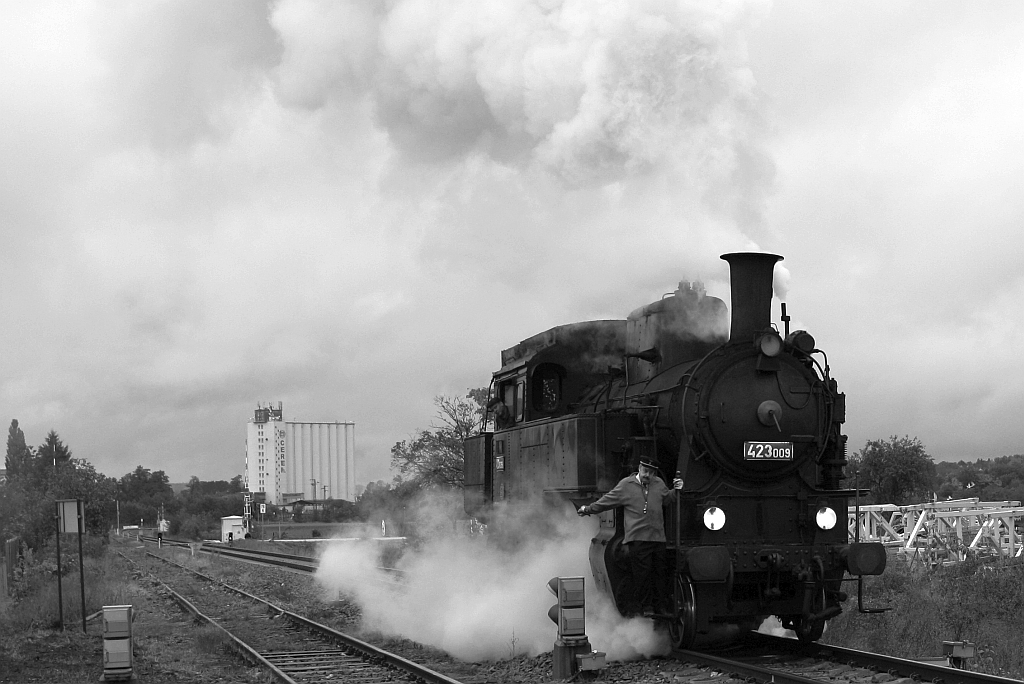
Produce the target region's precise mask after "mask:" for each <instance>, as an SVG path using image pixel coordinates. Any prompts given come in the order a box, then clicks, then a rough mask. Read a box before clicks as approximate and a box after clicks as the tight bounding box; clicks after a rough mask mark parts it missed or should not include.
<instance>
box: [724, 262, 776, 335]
mask: <svg viewBox="0 0 1024 684" xmlns="http://www.w3.org/2000/svg"><path fill="white" fill-rule="evenodd" d="M722 258H723V259H725V260H726V261H728V262H729V280H730V283H731V286H732V330H731V331H730V333H729V342H730V343H736V342H750V341H752V340H753V339H754V334H755V333H758V332H760V331H762V330H764V329H765V328H767V327H769V326H771V323H772V277H773V275H774V271H775V263H776V262H777V261H782V257H780V256H779V255H778V254H764V253H761V252H734V253H732V254H723V255H722Z"/></svg>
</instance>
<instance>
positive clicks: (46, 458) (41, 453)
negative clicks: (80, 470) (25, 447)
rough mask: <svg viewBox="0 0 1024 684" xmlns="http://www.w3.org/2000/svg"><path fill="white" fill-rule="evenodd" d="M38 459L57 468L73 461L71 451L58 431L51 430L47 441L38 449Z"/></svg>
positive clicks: (44, 464)
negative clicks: (61, 439)
mask: <svg viewBox="0 0 1024 684" xmlns="http://www.w3.org/2000/svg"><path fill="white" fill-rule="evenodd" d="M36 458H37V459H38V460H39V461H40V462H41V463H42V464H43V466H44V467H45V466H46V465H51V466H56V465H59V464H61V463H68V462H70V461H71V449H68V448H67V447H66V446H64V442H62V441H60V436H59V435H58V434H57V432H56V430H50V432H48V433H47V435H46V440H45V441H44V442H43V443H42V444H40V445H39V448H38V449H36Z"/></svg>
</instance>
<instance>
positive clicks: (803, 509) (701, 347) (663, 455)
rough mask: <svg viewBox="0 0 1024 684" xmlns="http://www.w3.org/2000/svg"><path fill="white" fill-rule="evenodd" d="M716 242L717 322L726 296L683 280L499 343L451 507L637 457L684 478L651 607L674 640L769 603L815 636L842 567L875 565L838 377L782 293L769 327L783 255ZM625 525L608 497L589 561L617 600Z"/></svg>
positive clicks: (488, 506) (729, 624)
mask: <svg viewBox="0 0 1024 684" xmlns="http://www.w3.org/2000/svg"><path fill="white" fill-rule="evenodd" d="M722 259H724V260H726V261H727V262H728V263H729V266H730V280H731V290H732V317H731V325H730V321H729V320H728V319H729V313H728V309H727V307H726V305H725V304H724V302H722V301H721V300H720V299H718V298H715V297H712V296H709V295H707V294H706V292H705V290H704V288H703V285H702V284H700V283H689V282H683V283H680V285H679V288H678V289H677V290H676V291H675V292H674V293H672V294H669V295H666V296H664V297H663V298H662V299H660V300H659V301H656V302H654V303H652V304H649V305H647V306H643V307H641V308H639V309H636V310H635V311H633V312H632V313H631V314H630V315H629V316H628V317H627V318H626V320H602V321H587V322H582V323H572V324H569V325H561V326H558V327H555V328H552V329H550V330H547V331H545V332H542V333H540V334H538V335H534V336H533V337H530V338H528V339H526V340H523V341H522V342H520V343H519V344H517V345H515V346H514V347H512V348H510V349H506V350H504V351H502V352H501V368H500V369H499V370H498V371H497V372H495V373H494V375H493V380H492V386H491V392H492V395H493V401H492V402H489V406H491V407H492V411H493V413H494V415H493V430H490V429H488V430H485V431H484V432H483V433H482V434H480V435H478V436H476V437H472V438H470V439H468V440H466V442H465V445H464V447H465V461H464V463H465V471H464V476H465V508H466V511H467V513H469V514H470V515H471V516H474V517H477V518H481V519H484V520H487V519H488V516H495V515H496V514H497V513H498V512H499V511H500V510H501V509H503V508H509V507H517V506H525V507H529V506H533V507H538V506H541V505H543V504H551V503H554V504H560V505H567V504H570V503H571V504H572V505H573V507H574V508H575V507H578V506H579V505H581V504H586V503H591V502H593V501H595V500H596V499H597V498H599V497H600V496H601V495H602V494H603V493H605V492H607V491H609V490H610V489H611V488H612V487H613V486H614V485H615V484H616V483H617V482H618V481H619V480H620V479H621V478H622V477H625V476H626V475H628V474H629V473H630V472H634V471H635V470H636V464H637V462H638V461H639V460H640V459H641V458H642V457H648V458H652V459H653V460H654V462H655V463H657V464H658V465H659V469H660V471H661V472H660V475H661V477H662V479H664V480H665V481H666V482H671V480H672V479H673V478H674V477H681V478H682V479H683V480H684V482H685V485H684V488H683V489H682V490H681V491H680V496H679V497H678V499H677V501H676V502H675V503H673V504H671V505H670V506H668V507H667V508H666V535H667V540H668V541H667V545H666V555H667V567H668V568H669V570H668V572H670V573H671V578H670V583H671V587H672V593H673V597H672V601H671V606H672V608H671V613H670V614H667V615H666V614H662V615H659V616H658V619H659V620H661V621H662V623H667V626H668V628H669V631H670V634H671V638H672V641H673V644H674V646H675V647H677V648H691V647H694V646H700V645H703V644H706V643H710V642H714V641H718V640H721V639H723V638H724V639H728V638H731V637H732V636H735V635H737V634H738V633H739V632H740V631H742V630H746V629H755V628H756V627H757V626H758V625H759V624H760V623H761V622H762V621H763V619H764V618H765V617H767V616H770V615H775V616H778V618H779V619H780V620H781V622H782V625H783V626H784V627H786V628H788V629H792V630H794V631H795V632H796V634H797V636H798V637H799V638H800V639H801V640H803V641H815V640H817V639H818V638H820V637H821V634H822V632H823V630H824V626H825V622H826V621H827V620H828V619H830V618H832V617H834V616H836V615H838V614H839V613H840V612H841V611H842V608H841V604H842V603H843V602H844V601H846V600H847V593H846V592H845V591H843V588H842V584H843V582H848V581H854V580H855V579H856V581H858V582H860V581H862V580H863V576H864V575H878V574H881V573H882V571H883V570H884V569H885V564H886V555H885V549H884V548H883V547H882V545H881V544H878V543H859V542H857V541H851V540H850V539H849V537H848V526H847V510H848V506H849V505H850V503H851V500H852V499H853V497H855V496H856V495H857V494H858V492H857V491H855V490H851V489H845V488H843V486H842V484H843V483H842V480H843V478H844V470H843V469H844V466H845V465H846V463H847V461H846V437H845V436H844V435H843V434H842V432H841V427H842V424H843V422H844V421H845V395H844V394H842V393H841V392H839V390H838V387H837V384H836V382H835V380H833V379H832V378H831V376H830V374H829V367H828V363H827V357H825V355H824V354H823V353H822V352H820V351H819V350H818V349H816V348H815V341H814V338H813V337H812V336H811V335H810V334H809V333H807V332H806V331H804V330H796V331H793V332H790V330H789V320H790V319H789V317H788V316H787V315H786V310H785V304H783V305H782V316H781V320H782V322H784V324H785V329H784V331H783V332H782V333H780V332H779V331H778V330H777V329H776V328H775V327H774V326H773V325H772V322H771V301H772V281H773V273H774V268H775V264H776V263H777V262H778V261H780V260H781V259H782V257H780V256H778V255H774V254H764V253H733V254H725V255H723V256H722ZM818 357H821V361H819V358H818ZM822 364H824V365H822ZM622 539H623V518H622V510H621V509H613V510H610V511H606V512H604V513H601V514H600V515H599V528H598V532H597V534H596V536H595V537H594V538H593V540H592V541H591V545H590V553H589V555H590V564H591V569H592V572H593V576H594V580H595V582H596V584H597V586H598V587H599V589H600V590H601V591H603V592H605V593H606V594H608V595H609V596H611V598H612V599H613V600H614V602H615V604H616V606H617V607H618V608H619V610H620V611H624V610H625V607H626V602H627V597H628V595H629V592H630V582H631V578H630V576H629V564H628V562H627V559H626V557H625V554H626V551H625V549H624V547H623V544H622ZM847 573H849V575H851V576H852V577H851V578H847V577H846V575H847ZM858 593H860V592H858ZM860 608H861V610H866V609H864V607H863V605H861V606H860Z"/></svg>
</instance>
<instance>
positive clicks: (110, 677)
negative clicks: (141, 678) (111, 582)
mask: <svg viewBox="0 0 1024 684" xmlns="http://www.w3.org/2000/svg"><path fill="white" fill-rule="evenodd" d="M134 667H135V665H134V655H133V649H132V606H103V675H102V676H101V677H100V681H106V682H111V681H127V680H132V679H135V672H134Z"/></svg>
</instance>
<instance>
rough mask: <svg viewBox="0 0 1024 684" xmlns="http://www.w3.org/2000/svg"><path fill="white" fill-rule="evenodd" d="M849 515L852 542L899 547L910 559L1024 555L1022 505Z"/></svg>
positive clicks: (959, 503) (868, 510) (876, 509)
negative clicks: (1020, 526)
mask: <svg viewBox="0 0 1024 684" xmlns="http://www.w3.org/2000/svg"><path fill="white" fill-rule="evenodd" d="M859 513H860V514H859V516H858V511H857V508H856V507H851V508H850V510H849V519H848V525H849V532H850V539H851V540H853V539H856V538H859V539H860V541H872V542H881V543H882V544H884V545H886V546H888V547H895V548H896V549H897V553H898V554H899V555H901V556H903V557H905V558H906V559H908V560H910V561H911V562H914V561H915V560H918V559H921V560H927V561H929V562H932V563H939V562H941V563H957V562H960V561H963V560H965V559H967V558H971V557H1000V558H1010V557H1021V556H1022V555H1024V543H1022V539H1021V534H1020V533H1019V531H1018V530H1019V529H1020V528H1019V527H1018V526H1019V525H1020V524H1021V523H1022V522H1024V507H1022V506H1021V502H1020V501H981V500H980V499H977V498H971V499H957V500H955V501H934V502H930V503H922V504H914V505H909V506H896V505H893V504H873V505H867V506H860V509H859Z"/></svg>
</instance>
